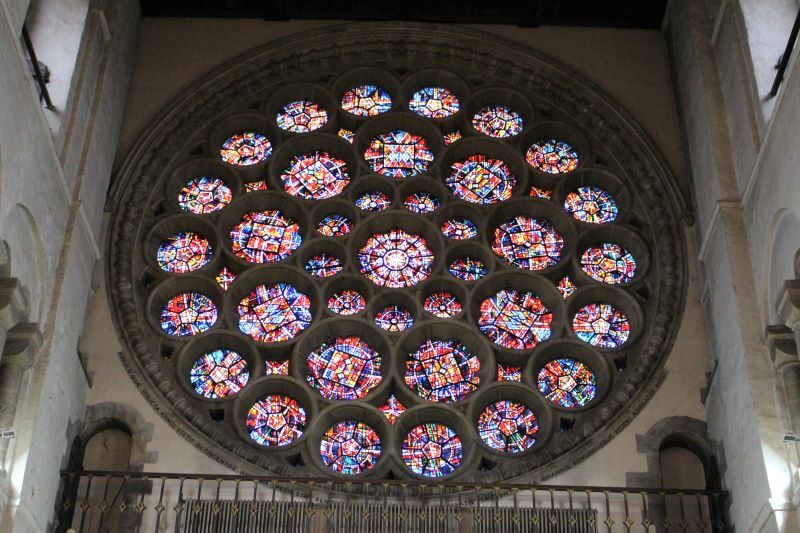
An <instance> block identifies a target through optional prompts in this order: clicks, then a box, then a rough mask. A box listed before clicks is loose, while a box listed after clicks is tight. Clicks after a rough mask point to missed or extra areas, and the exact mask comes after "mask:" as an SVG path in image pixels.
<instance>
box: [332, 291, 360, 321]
mask: <svg viewBox="0 0 800 533" xmlns="http://www.w3.org/2000/svg"><path fill="white" fill-rule="evenodd" d="M366 307H367V302H366V300H364V297H363V296H361V293H360V292H358V291H354V290H353V289H343V290H341V291H339V292H337V293H335V294H333V296H331V297H330V298H329V299H328V309H330V310H331V311H333V312H334V313H337V314H339V315H356V314H358V313H360V312H361V311H363V310H364V309H365V308H366Z"/></svg>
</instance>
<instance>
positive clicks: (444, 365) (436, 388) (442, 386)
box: [405, 339, 481, 402]
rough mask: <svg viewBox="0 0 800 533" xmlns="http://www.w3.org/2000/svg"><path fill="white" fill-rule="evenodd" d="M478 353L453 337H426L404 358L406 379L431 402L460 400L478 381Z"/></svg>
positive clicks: (479, 366) (473, 389)
mask: <svg viewBox="0 0 800 533" xmlns="http://www.w3.org/2000/svg"><path fill="white" fill-rule="evenodd" d="M480 369H481V364H480V361H478V357H477V356H475V355H474V354H472V353H470V351H469V349H468V348H467V347H466V346H464V345H463V344H462V343H461V342H459V341H458V340H455V339H451V340H440V339H429V340H426V341H425V342H423V343H422V345H421V346H420V347H419V348H418V349H417V351H415V352H414V353H411V354H409V355H408V359H407V360H406V374H405V382H406V385H408V387H409V388H410V389H411V390H413V391H415V392H416V393H417V394H419V396H420V397H422V398H424V399H426V400H429V401H432V402H460V401H462V400H465V399H466V398H467V396H469V395H470V394H472V393H473V392H475V390H476V389H477V388H478V385H479V384H480V378H479V377H478V372H479V371H480Z"/></svg>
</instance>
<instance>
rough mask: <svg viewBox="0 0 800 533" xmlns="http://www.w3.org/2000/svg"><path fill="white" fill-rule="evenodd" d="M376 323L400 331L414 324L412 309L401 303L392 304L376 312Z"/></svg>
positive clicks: (389, 329) (387, 329)
mask: <svg viewBox="0 0 800 533" xmlns="http://www.w3.org/2000/svg"><path fill="white" fill-rule="evenodd" d="M375 324H377V325H378V327H379V328H381V329H385V330H386V331H391V332H392V333H398V332H400V331H405V330H407V329H408V328H410V327H411V326H413V325H414V317H413V316H411V311H409V310H408V309H406V308H405V307H402V306H400V305H390V306H388V307H384V308H383V309H380V310H379V311H378V312H377V313H375Z"/></svg>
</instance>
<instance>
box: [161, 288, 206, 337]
mask: <svg viewBox="0 0 800 533" xmlns="http://www.w3.org/2000/svg"><path fill="white" fill-rule="evenodd" d="M160 319H161V329H163V330H164V331H165V332H166V333H167V334H168V335H173V336H176V337H185V336H188V335H199V334H200V333H203V332H205V331H208V330H209V329H211V327H212V326H213V325H214V324H215V323H216V322H217V306H216V305H214V302H213V301H212V300H211V298H209V297H208V296H205V295H203V294H200V293H199V292H182V293H180V294H176V295H175V296H173V297H172V298H170V300H169V301H168V302H167V303H166V304H164V306H163V307H162V308H161V317H160Z"/></svg>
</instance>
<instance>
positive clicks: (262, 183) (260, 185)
mask: <svg viewBox="0 0 800 533" xmlns="http://www.w3.org/2000/svg"><path fill="white" fill-rule="evenodd" d="M268 190H269V184H268V183H267V180H256V181H248V182H246V183H245V184H244V192H258V191H268Z"/></svg>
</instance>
